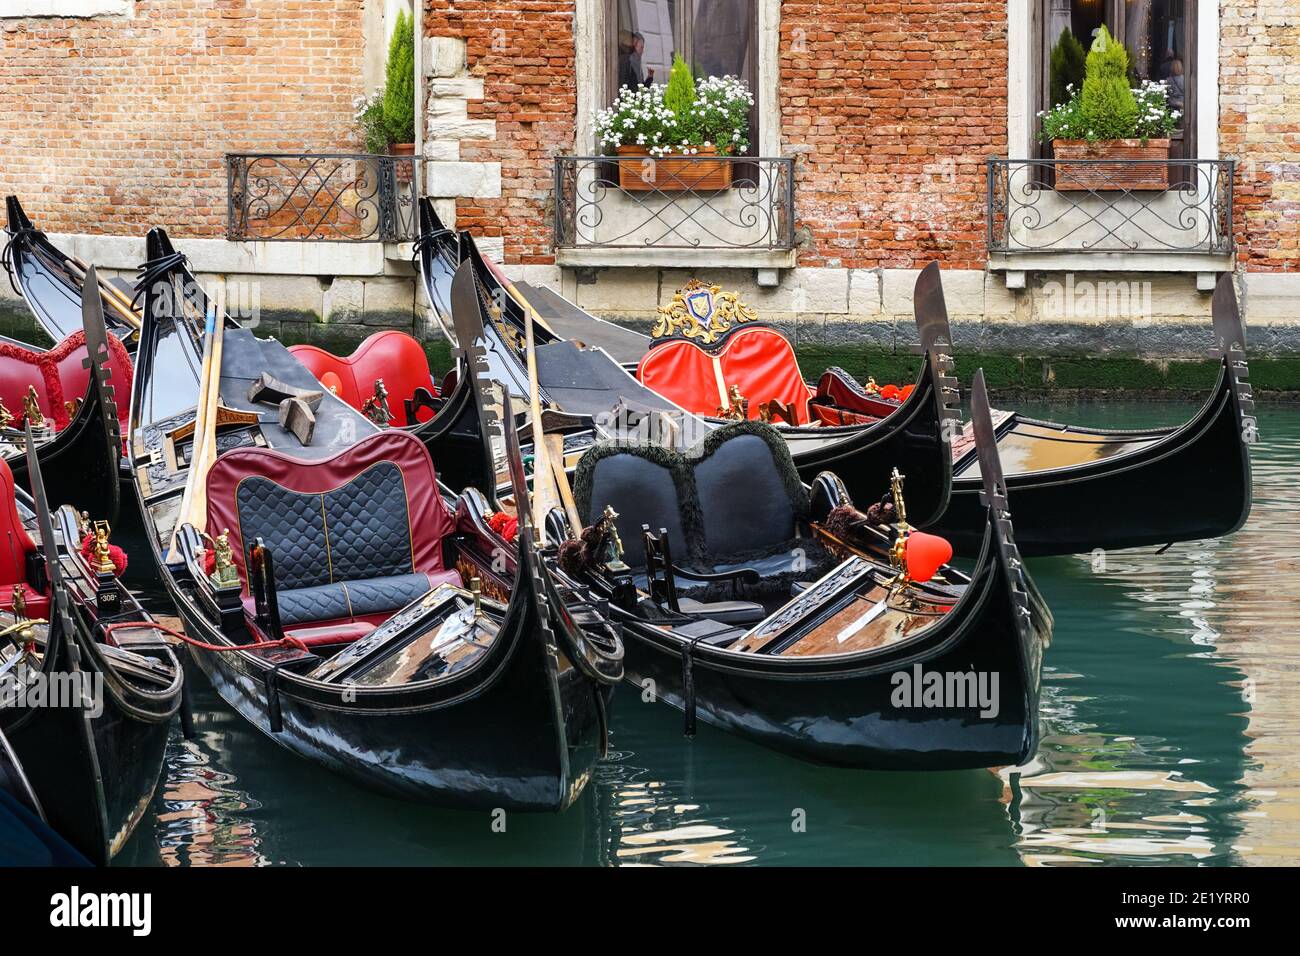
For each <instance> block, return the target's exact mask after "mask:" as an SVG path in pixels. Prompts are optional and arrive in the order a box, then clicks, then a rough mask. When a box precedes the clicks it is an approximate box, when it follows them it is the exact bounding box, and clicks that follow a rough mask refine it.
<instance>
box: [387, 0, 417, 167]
mask: <svg viewBox="0 0 1300 956" xmlns="http://www.w3.org/2000/svg"><path fill="white" fill-rule="evenodd" d="M384 80H385V82H384V129H385V130H386V131H387V133H388V144H389V151H390V152H391V153H392V154H393V155H394V156H414V155H415V25H414V22H413V21H412V18H411V17H410V15H408V14H407V12H406V11H405V10H403V11H401V12H400V13H398V15H397V24H396V25H395V26H394V27H393V38H392V39H391V40H390V41H389V43H388V66H387V69H386V71H385V76H384Z"/></svg>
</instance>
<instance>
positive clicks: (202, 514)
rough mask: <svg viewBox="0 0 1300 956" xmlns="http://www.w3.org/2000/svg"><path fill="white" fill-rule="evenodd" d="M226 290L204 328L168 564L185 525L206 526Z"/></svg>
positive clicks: (221, 289)
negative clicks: (187, 463)
mask: <svg viewBox="0 0 1300 956" xmlns="http://www.w3.org/2000/svg"><path fill="white" fill-rule="evenodd" d="M225 318H226V314H225V287H224V285H219V286H217V298H216V302H215V304H210V306H209V309H208V314H207V321H206V326H205V328H204V341H203V364H202V366H201V368H200V370H199V394H198V406H197V408H196V409H195V417H194V421H195V428H194V444H193V447H192V449H191V451H190V470H189V474H188V475H187V476H186V478H185V492H184V494H183V495H182V496H181V507H180V511H179V513H178V514H177V516H176V525H175V526H174V527H173V528H172V539H171V543H170V544H169V545H168V555H167V561H168V563H169V564H170V563H174V562H176V561H178V560H180V558H179V556H178V555H177V554H176V537H177V534H178V533H179V531H180V527H181V525H183V524H191V525H193V526H194V527H195V528H196V529H197V530H199V531H202V530H203V529H204V527H206V525H207V507H208V490H207V475H208V469H209V468H211V467H212V463H213V462H214V461H216V458H217V429H216V425H217V404H218V403H219V402H220V400H221V344H222V337H223V332H224V329H225Z"/></svg>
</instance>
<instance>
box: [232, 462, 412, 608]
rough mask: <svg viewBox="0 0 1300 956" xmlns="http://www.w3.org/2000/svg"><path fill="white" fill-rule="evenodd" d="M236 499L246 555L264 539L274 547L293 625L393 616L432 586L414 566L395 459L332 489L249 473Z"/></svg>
mask: <svg viewBox="0 0 1300 956" xmlns="http://www.w3.org/2000/svg"><path fill="white" fill-rule="evenodd" d="M236 503H237V506H238V509H239V525H240V535H241V537H242V539H243V542H244V551H245V559H246V560H247V557H248V554H249V551H250V550H251V548H252V546H253V545H254V544H255V543H256V541H257V538H258V537H260V538H262V540H263V541H264V542H265V543H266V545H267V547H269V548H270V549H271V553H272V555H273V557H274V560H275V580H276V591H277V599H278V603H279V608H280V621H281V623H282V624H283V625H284V626H285V627H291V626H295V625H300V624H306V623H310V622H313V621H332V620H338V619H346V618H352V617H358V616H363V615H373V614H386V613H388V612H391V611H395V610H397V609H398V608H401V607H404V606H405V605H407V604H409V603H410V602H411V601H413V600H415V599H416V598H418V597H420V596H421V595H423V594H425V593H427V592H428V591H429V588H430V581H429V576H428V575H426V574H420V573H415V572H414V567H413V561H412V553H411V525H410V517H409V515H408V512H407V496H406V488H405V486H404V484H403V478H402V472H401V469H400V468H398V466H397V465H396V464H394V463H392V462H378V463H376V464H374V465H371V466H370V467H369V468H367V469H366V470H365V471H364V472H362V473H361V474H359V475H357V476H356V477H355V478H353V479H352V480H351V481H349V482H348V483H347V484H345V485H343V486H341V487H339V488H336V489H334V490H332V491H327V492H325V493H324V494H305V493H302V492H297V491H293V490H291V489H289V488H285V487H284V486H283V485H280V484H277V483H276V482H274V481H271V480H270V479H268V478H262V477H259V476H253V477H250V478H245V479H244V480H243V481H241V482H240V483H239V488H238V491H237V492H236Z"/></svg>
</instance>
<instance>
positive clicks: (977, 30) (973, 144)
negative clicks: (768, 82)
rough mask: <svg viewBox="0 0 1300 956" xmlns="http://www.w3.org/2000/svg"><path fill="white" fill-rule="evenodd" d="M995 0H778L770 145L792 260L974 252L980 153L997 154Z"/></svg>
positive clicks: (915, 259)
mask: <svg viewBox="0 0 1300 956" xmlns="http://www.w3.org/2000/svg"><path fill="white" fill-rule="evenodd" d="M1006 18H1007V11H1006V2H1005V0H989V2H967V0H961V2H950V3H941V2H920V0H892V2H889V0H886V2H868V3H855V4H845V3H840V2H833V0H787V2H785V3H783V4H782V5H781V93H780V96H781V121H782V146H783V148H785V149H788V148H789V147H791V146H799V145H806V146H809V147H811V152H809V153H808V154H807V155H806V156H804V157H803V161H802V162H801V168H800V171H799V174H798V178H797V181H796V186H795V189H796V191H795V203H796V208H797V212H798V218H799V221H800V224H801V225H803V226H804V227H806V228H807V229H808V231H809V232H810V234H811V243H812V244H811V246H810V247H809V248H808V249H806V250H805V251H804V252H803V253H802V254H801V255H800V257H799V261H800V264H803V265H829V266H844V267H847V268H874V267H877V266H885V267H902V268H910V267H918V266H922V265H924V264H925V263H927V262H929V261H931V260H933V259H938V260H939V261H941V262H942V263H943V264H944V265H945V266H950V267H953V268H960V267H971V268H981V267H983V265H984V258H985V256H984V196H985V193H984V188H985V187H984V179H985V177H984V160H985V158H986V157H988V156H989V155H992V154H1001V155H1005V151H1006V138H1007V42H1006Z"/></svg>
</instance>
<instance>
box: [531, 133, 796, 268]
mask: <svg viewBox="0 0 1300 956" xmlns="http://www.w3.org/2000/svg"><path fill="white" fill-rule="evenodd" d="M624 187H626V188H624ZM555 246H556V248H557V249H586V248H600V249H643V250H644V249H758V250H770V251H776V250H788V249H792V248H794V159H793V158H790V157H775V158H754V157H747V156H689V157H687V156H672V157H668V158H666V159H661V160H653V159H650V158H648V157H610V156H557V157H556V159H555Z"/></svg>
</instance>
